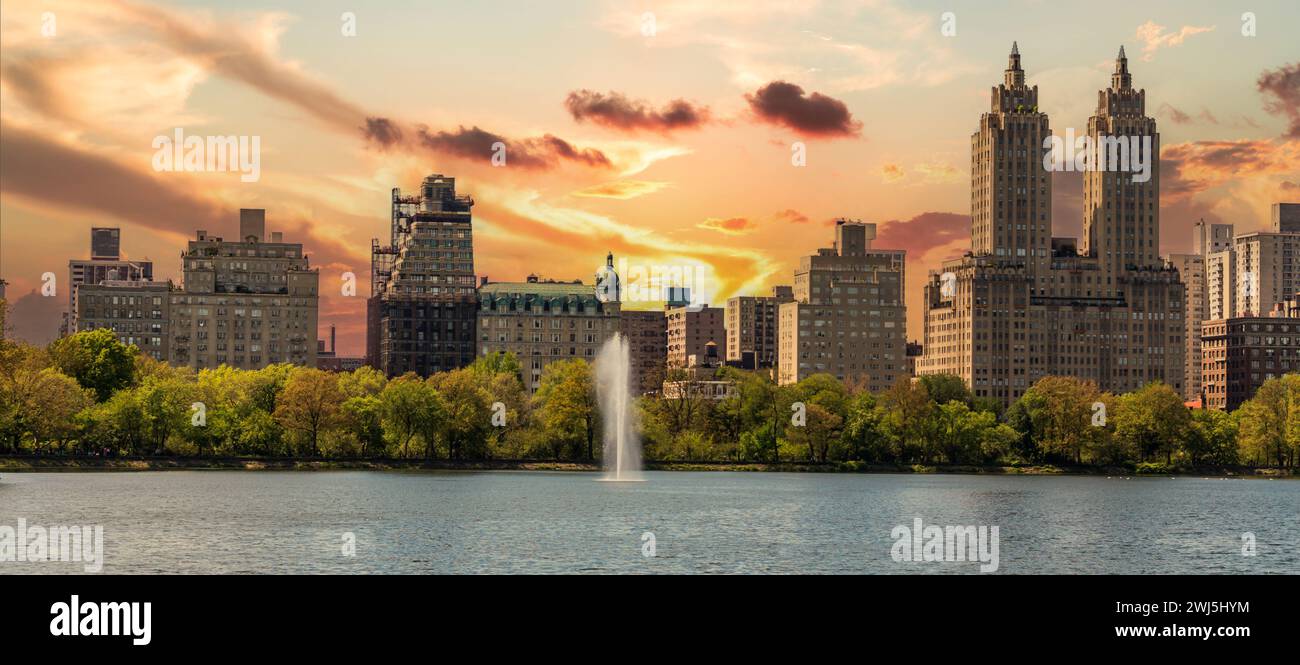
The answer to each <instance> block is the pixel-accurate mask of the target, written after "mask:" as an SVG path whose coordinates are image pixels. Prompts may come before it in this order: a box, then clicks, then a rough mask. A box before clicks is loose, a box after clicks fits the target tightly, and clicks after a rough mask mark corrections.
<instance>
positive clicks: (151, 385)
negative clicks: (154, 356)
mask: <svg viewBox="0 0 1300 665" xmlns="http://www.w3.org/2000/svg"><path fill="white" fill-rule="evenodd" d="M135 391H136V398H137V400H138V402H139V405H140V412H141V418H142V423H141V424H142V426H143V432H142V435H143V437H144V440H145V444H146V450H148V451H150V452H152V451H157V452H158V453H159V454H161V455H166V454H167V439H168V438H170V437H171V435H172V434H173V433H177V432H183V431H184V430H185V428H188V427H190V426H191V425H190V404H192V403H193V397H194V395H195V394H197V393H196V389H195V387H194V385H193V384H191V383H190V382H189V381H188V380H186V379H185V378H182V376H178V375H177V374H176V373H174V372H168V371H157V372H153V373H152V374H150V376H149V378H147V379H145V381H144V382H143V384H141V385H140V387H138V388H136V389H135Z"/></svg>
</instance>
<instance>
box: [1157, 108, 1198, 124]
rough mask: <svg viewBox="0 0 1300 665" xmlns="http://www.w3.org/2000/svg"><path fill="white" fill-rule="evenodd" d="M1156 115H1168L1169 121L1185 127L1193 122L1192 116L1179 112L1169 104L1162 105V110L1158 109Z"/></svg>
mask: <svg viewBox="0 0 1300 665" xmlns="http://www.w3.org/2000/svg"><path fill="white" fill-rule="evenodd" d="M1156 114H1157V115H1159V114H1164V115H1168V116H1169V119H1170V120H1172V121H1173V122H1174V124H1175V125H1185V124H1187V123H1189V122H1191V121H1192V116H1190V115H1187V114H1186V113H1183V112H1182V111H1179V110H1178V109H1176V108H1174V106H1173V105H1172V104H1169V103H1165V104H1161V105H1160V108H1158V109H1156Z"/></svg>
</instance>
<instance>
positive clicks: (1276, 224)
mask: <svg viewBox="0 0 1300 665" xmlns="http://www.w3.org/2000/svg"><path fill="white" fill-rule="evenodd" d="M1270 221H1271V224H1270V225H1269V228H1271V229H1272V230H1273V232H1274V233H1300V203H1281V202H1279V203H1274V204H1273V206H1272V209H1271V210H1270Z"/></svg>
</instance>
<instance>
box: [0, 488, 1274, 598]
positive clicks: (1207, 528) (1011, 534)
mask: <svg viewBox="0 0 1300 665" xmlns="http://www.w3.org/2000/svg"><path fill="white" fill-rule="evenodd" d="M644 477H645V479H646V482H643V483H628V484H622V483H601V482H596V480H597V479H598V478H599V475H598V474H588V473H571V472H566V473H558V472H557V473H545V472H511V471H498V472H482V473H476V472H414V471H397V472H377V471H321V472H273V471H256V472H253V471H158V472H130V473H126V472H119V473H94V472H91V473H6V474H4V475H3V477H2V478H0V525H9V526H11V527H14V526H16V525H17V521H18V519H19V518H20V517H21V518H25V519H26V520H27V523H28V524H38V525H42V526H50V525H81V524H99V525H102V526H103V528H104V539H105V541H106V543H105V565H104V570H105V572H111V573H578V572H600V573H973V572H976V571H977V565H978V564H972V563H898V562H895V561H894V560H893V559H892V558H891V557H890V547H891V545H892V544H893V538H891V537H890V531H891V530H892V529H893V528H894V527H896V526H899V525H906V526H909V527H910V526H911V525H912V524H913V520H914V518H917V517H920V518H922V519H923V520H924V521H925V523H926V524H936V525H941V526H944V525H954V526H955V525H984V526H998V527H999V534H1000V548H999V549H1000V552H999V554H1000V556H999V558H1000V561H999V564H1000V568H999V570H998V572H999V573H1138V574H1161V573H1296V572H1297V571H1300V482H1297V481H1289V480H1262V479H1251V480H1246V479H1203V478H1128V479H1125V478H1103V477H1043V476H969V475H943V474H936V475H907V474H899V475H893V474H799V473H716V472H713V473H707V472H701V473H689V472H646V473H645V476H644ZM647 532H650V533H653V534H654V544H655V556H654V557H653V558H649V557H646V556H644V555H643V540H642V538H643V534H645V533H647ZM1245 532H1251V533H1253V534H1254V535H1255V538H1256V548H1257V552H1258V555H1257V556H1254V557H1248V556H1243V555H1242V534H1243V533H1245ZM348 533H350V534H353V535H354V537H355V545H356V554H355V556H345V555H344V553H343V545H344V542H345V535H344V534H348ZM15 572H18V573H56V572H81V566H80V565H79V564H71V563H39V564H35V563H0V573H15Z"/></svg>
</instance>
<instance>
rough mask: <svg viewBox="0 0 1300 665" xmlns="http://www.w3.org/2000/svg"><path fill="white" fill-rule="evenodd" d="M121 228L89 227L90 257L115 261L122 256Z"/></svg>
mask: <svg viewBox="0 0 1300 665" xmlns="http://www.w3.org/2000/svg"><path fill="white" fill-rule="evenodd" d="M121 233H122V230H121V229H117V228H109V227H93V228H91V229H90V258H91V260H95V259H99V260H103V261H116V260H118V259H120V258H122V237H121Z"/></svg>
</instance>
